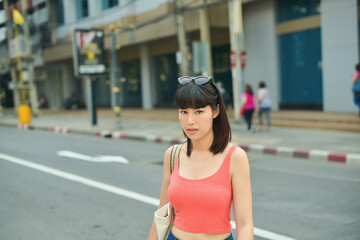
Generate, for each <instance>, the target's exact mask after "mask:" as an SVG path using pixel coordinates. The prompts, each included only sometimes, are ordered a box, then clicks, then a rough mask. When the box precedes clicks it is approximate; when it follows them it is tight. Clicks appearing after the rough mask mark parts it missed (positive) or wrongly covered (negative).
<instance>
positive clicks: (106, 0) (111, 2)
mask: <svg viewBox="0 0 360 240" xmlns="http://www.w3.org/2000/svg"><path fill="white" fill-rule="evenodd" d="M102 3H103V10H105V9H108V8H112V7H115V6H117V5H118V4H119V1H118V0H103V1H102Z"/></svg>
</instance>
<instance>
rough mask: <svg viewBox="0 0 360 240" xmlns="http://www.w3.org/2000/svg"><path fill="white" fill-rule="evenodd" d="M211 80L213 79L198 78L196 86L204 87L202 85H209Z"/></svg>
mask: <svg viewBox="0 0 360 240" xmlns="http://www.w3.org/2000/svg"><path fill="white" fill-rule="evenodd" d="M210 79H211V78H209V77H197V78H196V79H195V82H196V84H199V85H202V84H205V83H207V82H208V81H209V80H210Z"/></svg>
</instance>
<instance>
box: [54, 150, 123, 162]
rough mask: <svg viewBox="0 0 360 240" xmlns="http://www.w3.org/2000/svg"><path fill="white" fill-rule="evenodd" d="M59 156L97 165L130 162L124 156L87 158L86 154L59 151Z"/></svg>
mask: <svg viewBox="0 0 360 240" xmlns="http://www.w3.org/2000/svg"><path fill="white" fill-rule="evenodd" d="M57 155H59V156H62V157H68V158H74V159H78V160H82V161H89V162H97V163H107V162H118V163H123V164H128V163H129V160H127V159H126V158H124V157H122V156H108V155H99V156H96V157H91V156H87V155H85V154H81V153H76V152H71V151H66V150H63V151H58V152H57Z"/></svg>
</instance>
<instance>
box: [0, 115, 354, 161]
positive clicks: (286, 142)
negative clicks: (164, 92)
mask: <svg viewBox="0 0 360 240" xmlns="http://www.w3.org/2000/svg"><path fill="white" fill-rule="evenodd" d="M281 114H284V112H282V113H281ZM310 114H311V113H310ZM302 115H303V114H302ZM97 116H98V124H97V126H91V125H90V117H89V114H88V112H87V111H86V110H75V111H71V110H67V111H65V110H59V111H50V110H45V111H42V112H41V113H40V116H39V117H38V118H33V119H32V123H31V127H30V128H31V129H42V130H50V131H53V132H56V133H80V134H90V135H97V136H101V137H109V138H110V137H112V138H122V139H125V138H126V139H138V140H146V141H156V142H169V143H177V142H182V141H184V138H183V135H182V130H181V127H180V124H179V123H178V121H177V110H176V109H155V110H140V109H125V110H123V112H122V118H121V120H120V121H119V122H117V121H116V120H115V118H114V113H113V112H112V111H111V110H110V109H101V110H98V112H97ZM324 116H326V115H324ZM324 116H322V117H324ZM229 118H230V124H231V129H232V136H233V137H232V142H233V144H237V145H239V146H241V147H242V148H244V149H245V150H247V151H250V152H257V153H262V154H273V155H276V154H277V155H283V156H287V157H297V158H301V159H309V160H316V161H336V162H342V163H347V164H360V133H358V132H344V131H330V130H317V129H300V128H288V127H272V129H271V131H270V132H267V131H263V132H256V133H255V134H251V133H249V132H247V131H246V130H245V125H244V124H243V123H236V122H234V121H233V119H232V116H231V113H230V114H229ZM17 122H18V119H17V116H16V115H15V113H14V112H13V110H9V109H8V110H5V111H4V116H3V118H0V125H1V126H9V127H15V126H16V125H17ZM18 128H24V126H22V127H20V126H18ZM25 128H26V127H25Z"/></svg>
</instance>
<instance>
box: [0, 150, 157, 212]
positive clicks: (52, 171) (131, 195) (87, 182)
mask: <svg viewBox="0 0 360 240" xmlns="http://www.w3.org/2000/svg"><path fill="white" fill-rule="evenodd" d="M0 158H2V159H4V160H7V161H9V162H13V163H17V164H20V165H23V166H26V167H29V168H33V169H36V170H39V171H42V172H45V173H49V174H52V175H55V176H58V177H62V178H65V179H68V180H71V181H74V182H79V183H82V184H85V185H88V186H91V187H94V188H98V189H101V190H104V191H107V192H111V193H115V194H118V195H121V196H124V197H127V198H131V199H134V200H137V201H140V202H144V203H147V204H151V205H155V206H158V205H159V200H158V199H156V198H152V197H148V196H146V195H143V194H140V193H135V192H131V191H128V190H125V189H122V188H118V187H114V186H111V185H108V184H104V183H101V182H97V181H94V180H91V179H88V178H84V177H80V176H78V175H75V174H71V173H67V172H63V171H60V170H56V169H54V168H49V167H46V166H43V165H40V164H37V163H32V162H29V161H26V160H23V159H20V158H16V157H12V156H9V155H6V154H2V153H0Z"/></svg>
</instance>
